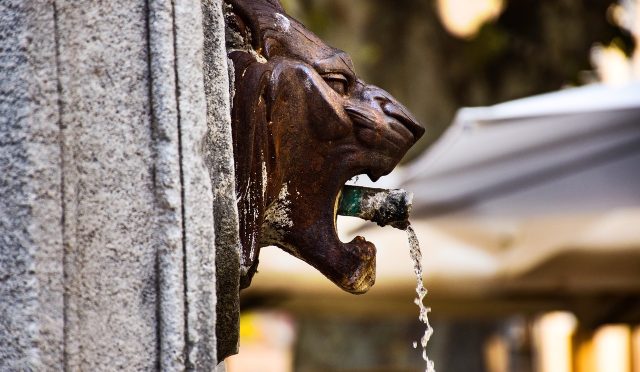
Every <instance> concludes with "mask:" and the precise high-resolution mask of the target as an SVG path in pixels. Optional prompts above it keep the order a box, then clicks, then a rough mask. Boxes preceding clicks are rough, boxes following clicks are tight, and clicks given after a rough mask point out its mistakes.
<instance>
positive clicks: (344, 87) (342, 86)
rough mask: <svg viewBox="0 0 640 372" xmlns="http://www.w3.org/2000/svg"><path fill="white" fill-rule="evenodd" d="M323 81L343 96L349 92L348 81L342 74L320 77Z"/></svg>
mask: <svg viewBox="0 0 640 372" xmlns="http://www.w3.org/2000/svg"><path fill="white" fill-rule="evenodd" d="M322 77H323V78H324V81H325V82H326V83H327V85H329V86H330V87H331V89H333V90H334V91H336V93H338V94H340V95H342V96H344V95H346V94H347V91H348V90H349V80H348V79H347V78H346V77H345V76H344V75H342V74H326V75H323V76H322Z"/></svg>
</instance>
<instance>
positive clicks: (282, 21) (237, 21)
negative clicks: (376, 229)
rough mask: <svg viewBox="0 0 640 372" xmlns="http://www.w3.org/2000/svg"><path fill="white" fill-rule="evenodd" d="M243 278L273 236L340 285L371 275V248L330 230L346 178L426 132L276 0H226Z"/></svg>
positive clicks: (390, 158)
mask: <svg viewBox="0 0 640 372" xmlns="http://www.w3.org/2000/svg"><path fill="white" fill-rule="evenodd" d="M225 19H226V22H227V47H228V51H229V58H230V60H231V61H232V62H233V72H234V73H233V80H234V82H233V87H234V96H233V97H234V98H233V105H232V124H233V141H234V156H235V171H236V182H237V183H236V193H237V198H238V209H239V213H240V240H241V244H242V266H243V278H242V287H246V286H248V285H249V283H250V281H251V279H252V277H253V275H254V274H255V272H256V269H257V265H258V254H259V250H260V248H261V247H264V246H268V245H275V246H278V247H280V248H282V249H283V250H285V251H287V252H288V253H290V254H292V255H294V256H296V257H298V258H300V259H302V260H303V261H305V262H307V263H309V264H310V265H312V266H313V267H315V268H316V269H318V270H319V271H320V272H321V273H322V274H324V275H325V276H326V277H327V278H329V279H330V280H331V281H333V282H334V283H335V284H337V285H338V286H339V287H340V288H342V289H344V290H346V291H348V292H351V293H364V292H366V291H367V290H368V289H369V288H370V287H371V286H372V285H373V283H374V280H375V255H376V248H375V246H374V245H373V244H372V243H370V242H368V241H366V240H365V239H364V238H362V237H357V238H355V239H354V240H353V241H351V242H347V243H343V242H341V241H340V239H339V238H338V235H337V233H336V229H335V221H336V203H337V198H338V195H339V193H340V191H341V189H342V187H343V186H344V184H345V182H347V181H348V180H349V179H351V178H352V177H354V176H356V175H360V174H366V175H368V176H369V177H370V178H371V179H372V180H376V179H378V178H379V177H381V176H383V175H385V174H388V173H389V172H391V170H392V169H393V168H394V167H395V166H396V165H397V164H398V162H399V161H400V160H401V158H402V157H403V156H404V154H405V153H406V152H407V150H408V149H409V148H410V147H411V146H412V145H413V144H414V143H415V142H416V141H417V140H418V139H419V138H420V137H421V136H422V135H423V133H424V129H423V128H422V127H421V126H420V125H418V124H417V121H416V119H415V118H414V117H413V116H412V115H411V114H410V113H409V111H408V110H407V109H406V108H405V107H404V106H402V105H401V104H400V103H399V102H397V101H396V100H395V99H394V98H393V97H392V96H391V95H390V94H388V93H387V92H385V91H384V90H382V89H380V88H378V87H375V86H373V85H368V84H366V83H365V82H363V81H362V80H360V79H358V77H357V76H356V74H355V72H354V68H353V63H352V61H351V58H350V57H349V55H348V54H346V53H345V52H343V51H341V50H338V49H335V48H332V47H330V46H328V45H327V44H326V43H324V42H323V41H322V40H321V39H320V38H318V37H317V36H316V35H314V34H313V33H311V32H310V31H309V30H307V29H306V28H305V27H304V26H303V25H302V24H300V23H299V22H297V21H296V20H294V19H292V18H290V17H289V16H288V15H286V14H285V12H284V10H283V9H282V7H281V5H280V4H279V2H278V1H277V0H227V1H226V4H225Z"/></svg>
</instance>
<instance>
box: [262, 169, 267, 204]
mask: <svg viewBox="0 0 640 372" xmlns="http://www.w3.org/2000/svg"><path fill="white" fill-rule="evenodd" d="M266 193H267V164H266V163H265V162H264V161H263V162H262V197H264V196H265V195H266Z"/></svg>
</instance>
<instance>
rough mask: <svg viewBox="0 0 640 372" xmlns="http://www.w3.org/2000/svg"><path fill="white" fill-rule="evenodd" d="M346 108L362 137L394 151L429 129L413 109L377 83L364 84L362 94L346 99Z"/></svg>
mask: <svg viewBox="0 0 640 372" xmlns="http://www.w3.org/2000/svg"><path fill="white" fill-rule="evenodd" d="M344 109H345V111H346V112H347V114H348V115H349V117H350V118H351V120H352V122H353V124H354V126H355V132H356V136H357V137H358V139H359V140H360V141H361V142H363V143H364V144H365V145H367V146H368V147H371V148H375V149H378V150H382V151H384V152H387V153H389V154H390V155H393V154H395V153H404V152H406V151H407V149H408V148H409V147H411V146H412V145H413V144H414V143H415V142H416V141H417V140H418V139H420V137H422V135H423V134H424V131H425V130H424V128H423V127H422V126H420V124H418V121H417V120H416V119H415V118H414V117H413V115H411V113H409V110H407V109H406V108H405V107H404V106H402V104H400V103H399V102H398V101H397V100H396V99H395V98H393V96H391V95H390V94H389V93H387V92H386V91H384V90H382V89H380V88H378V87H376V86H373V85H364V84H363V89H362V90H361V92H360V94H359V97H356V98H355V99H352V100H349V101H348V102H347V103H345V106H344Z"/></svg>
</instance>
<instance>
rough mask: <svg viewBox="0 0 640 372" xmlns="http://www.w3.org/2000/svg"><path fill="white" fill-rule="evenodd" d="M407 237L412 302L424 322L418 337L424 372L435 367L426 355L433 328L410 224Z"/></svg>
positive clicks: (417, 247)
mask: <svg viewBox="0 0 640 372" xmlns="http://www.w3.org/2000/svg"><path fill="white" fill-rule="evenodd" d="M407 237H408V239H409V247H410V251H409V252H410V254H411V259H412V260H413V272H414V273H415V274H416V295H417V296H416V298H415V299H414V300H413V302H414V303H415V304H416V305H418V307H419V308H420V315H419V316H418V319H419V320H420V322H422V323H424V324H425V326H426V329H425V331H424V335H423V336H422V338H420V345H421V346H422V359H424V361H425V362H426V364H427V368H426V369H425V372H436V367H435V365H434V363H433V361H432V360H431V359H429V357H428V356H427V344H428V343H429V339H430V338H431V335H432V334H433V328H432V327H431V324H429V312H430V311H431V309H430V308H428V307H425V306H424V303H423V301H424V297H425V296H426V295H427V289H426V288H425V287H424V283H423V281H422V252H420V242H418V237H417V236H416V232H415V231H413V228H412V227H411V226H408V227H407ZM413 347H414V348H417V347H418V342H414V343H413Z"/></svg>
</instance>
